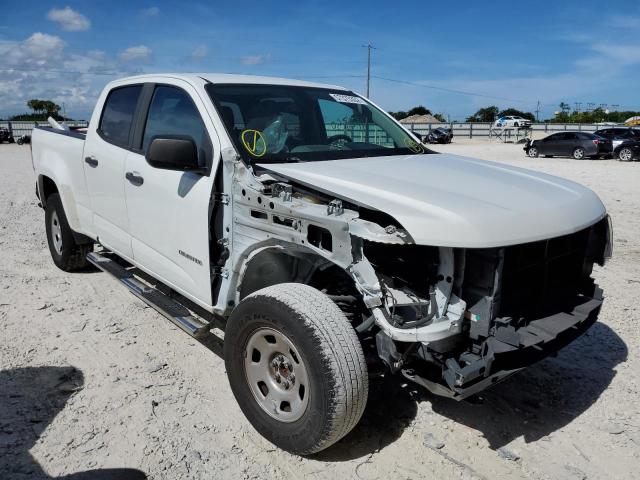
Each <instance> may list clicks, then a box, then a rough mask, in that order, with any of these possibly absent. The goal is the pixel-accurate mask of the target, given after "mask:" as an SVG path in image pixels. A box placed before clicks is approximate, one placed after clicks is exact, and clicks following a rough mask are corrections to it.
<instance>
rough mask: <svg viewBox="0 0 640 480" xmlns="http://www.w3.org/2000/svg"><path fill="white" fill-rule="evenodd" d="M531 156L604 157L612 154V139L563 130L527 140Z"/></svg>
mask: <svg viewBox="0 0 640 480" xmlns="http://www.w3.org/2000/svg"><path fill="white" fill-rule="evenodd" d="M524 150H525V152H527V155H529V156H530V157H537V156H539V155H544V156H545V157H573V158H575V159H576V160H582V159H584V158H604V157H608V156H610V155H611V153H612V151H613V146H612V144H611V140H609V139H607V138H603V137H600V136H598V135H594V134H593V133H587V132H561V133H554V134H552V135H549V136H548V137H546V138H543V139H542V140H534V141H532V142H527V144H526V145H525V147H524Z"/></svg>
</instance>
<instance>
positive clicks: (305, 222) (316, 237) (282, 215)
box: [222, 162, 611, 399]
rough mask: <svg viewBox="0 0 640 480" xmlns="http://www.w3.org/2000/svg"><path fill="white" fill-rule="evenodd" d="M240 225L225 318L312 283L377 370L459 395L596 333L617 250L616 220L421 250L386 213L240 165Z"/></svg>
mask: <svg viewBox="0 0 640 480" xmlns="http://www.w3.org/2000/svg"><path fill="white" fill-rule="evenodd" d="M254 173H255V174H256V175H255V176H254ZM233 230H234V235H233V239H232V245H230V246H229V247H230V248H229V250H230V252H231V256H230V258H229V261H228V265H230V266H231V267H232V268H231V269H230V272H229V275H228V276H227V277H225V279H224V281H223V288H222V291H223V292H224V291H225V290H226V292H227V295H226V297H223V302H224V303H222V305H223V306H224V308H226V309H227V311H228V310H229V309H231V308H233V306H234V305H236V304H237V303H238V302H240V301H241V300H242V299H243V298H244V297H245V296H247V295H249V294H250V293H252V292H253V291H256V290H258V289H260V288H263V287H265V286H268V285H271V284H274V283H283V282H291V281H293V282H301V283H306V284H309V285H312V286H314V287H316V288H318V289H319V290H321V291H323V292H324V293H325V294H327V295H328V296H329V297H330V298H332V299H333V300H334V301H335V302H336V303H337V304H338V306H339V307H340V308H341V309H342V310H343V312H344V313H345V315H347V318H349V320H350V321H351V322H352V324H353V326H354V329H355V330H356V331H357V332H358V335H359V336H360V339H361V341H362V342H363V347H364V350H365V353H368V354H369V355H368V357H369V360H370V363H375V362H377V363H380V361H382V363H384V364H385V365H386V367H388V369H390V370H391V371H392V372H394V373H399V372H401V373H402V374H403V375H404V376H405V377H406V378H408V379H410V380H412V381H414V382H416V383H418V384H421V385H423V386H424V387H426V388H427V389H429V390H430V391H432V392H434V393H436V394H438V395H444V396H448V397H451V398H455V399H463V398H465V397H467V396H469V395H471V394H474V393H476V392H479V391H481V390H482V389H484V388H487V387H488V386H490V385H492V384H494V383H496V382H497V381H499V380H502V379H504V378H506V377H507V376H509V375H511V374H513V373H514V372H516V371H518V370H520V369H522V368H524V367H526V366H528V365H530V364H531V363H533V362H535V361H537V360H540V359H542V358H544V357H546V356H548V355H550V354H552V353H554V352H556V351H557V350H559V349H560V348H562V347H563V346H565V345H566V344H568V343H569V342H571V341H572V340H574V339H575V338H576V337H578V336H579V335H581V334H582V333H583V332H584V331H585V330H586V329H587V328H589V327H590V326H591V325H592V324H593V323H594V322H595V321H596V319H597V315H598V312H599V310H600V307H601V305H602V292H601V290H600V289H599V288H598V287H597V285H595V283H594V281H593V279H592V278H591V271H592V267H593V264H594V263H598V264H601V265H602V264H603V263H604V261H605V259H606V258H607V257H608V256H609V255H610V249H611V230H610V225H609V217H605V218H603V219H601V220H600V221H599V222H597V223H595V224H594V225H592V226H590V227H587V228H584V229H582V230H580V231H577V232H575V233H572V234H569V235H564V236H560V237H556V238H552V239H548V240H543V241H536V242H532V243H525V244H520V245H512V246H506V247H498V248H476V249H470V248H467V249H465V248H451V247H434V246H426V245H417V244H415V242H414V240H413V239H412V237H411V235H410V234H409V233H408V232H407V231H406V230H404V229H403V228H402V226H401V225H400V224H399V223H397V222H396V221H395V220H394V219H393V217H391V216H389V215H386V214H385V213H383V212H380V211H378V210H374V209H369V208H366V207H363V206H362V205H357V204H354V203H351V202H349V201H347V200H345V199H340V198H337V197H336V196H333V195H331V194H328V193H322V192H319V191H316V190H314V189H313V188H311V187H309V186H305V185H301V184H298V183H296V182H293V181H290V180H289V179H287V178H286V177H283V176H280V175H276V174H274V173H273V172H270V171H269V170H268V169H264V170H260V171H258V172H249V171H248V170H247V169H246V167H245V166H244V165H242V164H241V163H239V162H238V163H236V165H235V175H234V184H233ZM224 286H226V288H224Z"/></svg>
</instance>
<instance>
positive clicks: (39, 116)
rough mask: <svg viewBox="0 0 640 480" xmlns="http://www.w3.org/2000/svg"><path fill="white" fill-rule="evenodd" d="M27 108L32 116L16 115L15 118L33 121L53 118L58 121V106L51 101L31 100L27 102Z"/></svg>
mask: <svg viewBox="0 0 640 480" xmlns="http://www.w3.org/2000/svg"><path fill="white" fill-rule="evenodd" d="M27 107H29V108H30V109H31V110H32V112H33V113H32V114H31V115H29V114H27V115H17V116H16V118H14V119H16V120H17V119H18V118H17V117H23V118H24V117H31V119H33V120H46V119H47V117H53V118H55V119H56V120H60V119H61V117H60V105H58V104H57V103H55V102H52V101H51V100H39V99H37V98H33V99H31V100H29V101H28V102H27Z"/></svg>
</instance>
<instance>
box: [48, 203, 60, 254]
mask: <svg viewBox="0 0 640 480" xmlns="http://www.w3.org/2000/svg"><path fill="white" fill-rule="evenodd" d="M51 240H52V241H53V248H55V249H56V252H57V253H58V255H62V228H61V227H60V219H59V218H58V212H56V211H54V212H53V215H51Z"/></svg>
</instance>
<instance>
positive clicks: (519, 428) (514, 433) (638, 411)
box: [0, 142, 640, 479]
mask: <svg viewBox="0 0 640 480" xmlns="http://www.w3.org/2000/svg"><path fill="white" fill-rule="evenodd" d="M439 150H441V151H447V152H453V153H459V154H462V155H468V156H474V157H480V158H486V159H491V160H496V161H499V162H507V163H510V164H514V165H518V166H523V167H530V168H534V169H538V170H542V171H544V172H548V173H551V174H555V175H560V176H563V177H567V178H570V179H572V180H576V181H578V182H581V183H583V184H585V185H587V186H589V187H591V188H593V189H594V190H595V191H596V192H597V193H598V194H599V195H600V196H601V198H602V199H603V201H604V202H605V204H606V205H607V208H608V209H609V212H610V213H611V214H612V216H613V222H614V229H615V252H614V255H615V256H614V259H613V260H612V261H611V262H610V263H609V264H608V265H607V266H606V268H598V269H597V270H596V271H595V276H596V278H597V281H598V283H600V285H601V286H602V287H603V288H604V290H605V294H606V296H607V299H606V302H605V305H604V307H603V310H602V313H601V316H600V321H599V322H598V323H597V324H596V325H595V326H594V327H593V328H592V329H591V330H590V331H589V332H587V333H586V334H585V335H584V336H583V337H581V338H580V339H578V340H577V341H576V342H574V343H573V344H572V345H570V346H569V347H568V348H566V349H565V350H563V351H562V352H561V353H560V354H559V355H558V356H557V357H555V358H551V359H547V360H545V361H543V362H541V363H539V364H537V365H535V366H533V367H531V368H529V369H528V370H525V371H524V372H521V373H519V374H518V375H516V376H514V377H512V378H510V379H509V380H507V381H505V382H504V383H501V384H499V385H497V386H496V387H495V388H493V389H492V390H490V391H487V392H485V393H484V394H483V395H482V398H481V399H478V401H476V402H474V403H473V404H471V403H467V402H463V403H456V402H453V401H450V400H446V399H442V398H438V397H434V396H432V395H430V394H428V393H427V392H425V391H423V390H420V389H418V388H416V387H414V386H412V385H406V384H404V383H403V382H402V381H401V380H400V379H388V380H386V381H384V383H380V382H376V383H374V384H373V385H372V388H371V394H370V398H369V404H368V407H367V410H366V412H365V415H364V418H363V420H362V421H361V423H360V424H359V426H358V427H356V429H355V430H354V431H353V432H352V433H351V434H350V435H349V436H347V437H346V438H345V439H343V440H342V441H341V442H339V443H338V444H337V445H335V446H333V447H332V448H330V449H329V450H327V451H325V452H322V453H321V454H319V455H316V456H314V457H311V458H300V457H296V456H293V455H289V454H287V453H284V452H282V451H279V450H277V449H276V448H274V447H273V446H272V445H271V444H269V443H268V442H266V441H265V440H263V439H262V438H261V437H260V436H259V435H258V434H257V433H255V431H254V430H253V429H252V427H251V426H250V425H249V424H248V422H247V421H246V420H245V419H244V417H243V415H242V413H241V412H240V409H239V408H238V406H237V405H236V403H235V401H234V399H233V397H232V395H231V391H230V389H229V386H228V382H227V379H226V376H225V369H224V363H223V361H222V359H221V357H220V355H221V348H220V341H219V339H215V338H214V339H212V340H211V341H209V342H207V344H202V343H199V342H197V341H195V340H193V339H192V338H190V337H188V336H187V335H186V334H184V333H183V332H181V331H179V330H178V329H177V328H175V327H174V326H173V325H171V324H170V323H169V322H168V321H166V320H165V319H164V318H163V317H161V316H160V315H159V314H157V313H156V312H155V311H154V310H152V309H151V308H148V307H146V306H145V305H144V304H143V303H142V302H140V301H139V300H137V299H136V298H135V297H134V296H132V295H130V294H129V293H128V292H127V291H126V290H125V289H124V288H122V287H120V286H119V285H117V284H116V282H115V281H113V280H112V279H111V278H109V277H108V276H107V275H106V274H103V273H99V272H96V271H93V270H87V271H86V272H84V273H76V274H66V273H64V272H62V271H60V270H57V269H56V268H55V267H54V265H53V263H52V261H51V259H50V257H49V252H48V250H47V247H46V241H45V232H44V222H43V218H44V213H43V211H42V210H41V209H40V208H38V207H37V200H36V198H35V196H34V182H35V179H34V176H33V171H32V167H31V161H30V155H29V147H19V146H15V145H0V322H1V325H2V341H1V343H0V478H3V479H5V478H6V479H21V478H28V479H33V478H57V477H64V478H69V479H71V478H73V479H80V478H84V479H101V478H105V479H107V478H108V479H117V478H123V479H125V478H126V479H133V478H145V477H146V478H151V479H165V478H166V479H199V478H227V477H228V478H244V479H248V478H274V479H281V478H301V477H303V476H304V477H306V478H356V477H357V478H361V479H374V478H492V479H494V478H510V479H512V478H539V479H547V478H563V479H565V478H566V479H574V478H575V479H585V478H629V479H630V478H637V471H638V470H639V469H640V403H639V402H638V393H639V383H640V382H639V378H640V362H639V359H638V355H637V352H638V343H639V339H640V336H639V331H640V330H639V328H638V324H637V320H638V306H637V303H636V301H637V299H638V297H639V293H640V215H639V214H638V212H639V211H640V191H639V189H638V187H639V186H640V163H635V164H622V163H618V162H615V161H582V162H579V161H574V160H568V159H528V158H525V157H524V156H523V153H522V150H521V146H519V145H503V144H490V143H486V142H485V143H481V144H479V143H476V144H463V143H461V144H453V145H448V146H442V147H439Z"/></svg>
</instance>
